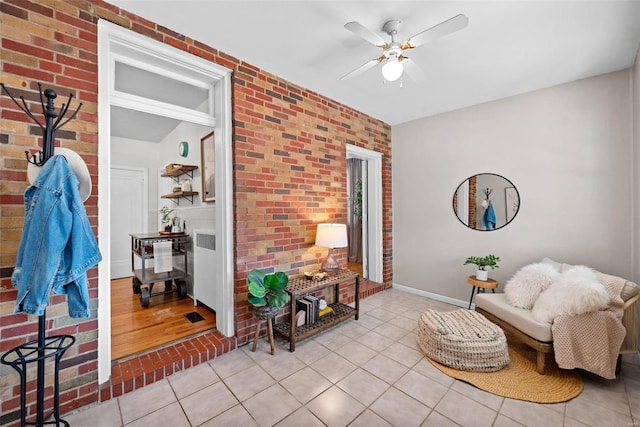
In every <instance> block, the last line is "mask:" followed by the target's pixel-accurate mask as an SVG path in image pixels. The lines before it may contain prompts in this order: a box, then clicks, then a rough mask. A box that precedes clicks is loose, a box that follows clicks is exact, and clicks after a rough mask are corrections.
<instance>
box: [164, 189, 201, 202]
mask: <svg viewBox="0 0 640 427" xmlns="http://www.w3.org/2000/svg"><path fill="white" fill-rule="evenodd" d="M197 195H198V192H197V191H176V192H175V193H171V194H165V195H164V196H162V198H163V199H171V201H172V202H174V203H175V204H177V205H179V204H180V199H182V198H184V199H188V200H189V201H190V202H191V203H192V204H193V196H197Z"/></svg>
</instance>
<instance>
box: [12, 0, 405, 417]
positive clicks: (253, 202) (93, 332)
mask: <svg viewBox="0 0 640 427" xmlns="http://www.w3.org/2000/svg"><path fill="white" fill-rule="evenodd" d="M99 18H104V19H106V20H108V21H111V22H113V23H115V24H118V25H121V26H123V27H125V28H129V29H131V30H133V31H135V32H138V33H141V34H144V35H146V36H148V37H151V38H153V39H156V40H159V41H161V42H164V43H167V44H170V45H172V46H174V47H177V48H179V49H182V50H185V51H188V52H191V53H193V54H195V55H197V56H200V57H202V58H205V59H208V60H211V61H214V62H216V63H218V64H221V65H224V66H226V67H229V68H231V69H233V71H234V79H233V97H234V99H233V146H234V147H233V157H234V159H233V160H234V172H233V174H234V205H235V212H234V214H235V227H234V228H235V230H234V231H235V240H236V246H235V254H234V256H235V258H236V267H235V274H236V284H235V293H236V299H235V300H236V303H235V318H236V330H237V342H238V344H242V343H244V342H247V340H248V339H249V336H250V334H251V328H252V327H253V325H254V323H255V321H254V319H253V317H252V314H251V313H250V310H249V307H248V304H247V303H246V292H247V288H246V284H245V282H246V276H247V274H248V272H249V271H250V270H251V269H252V268H261V269H265V270H268V271H286V272H288V273H297V272H300V271H302V270H305V269H309V268H313V267H314V266H317V265H318V264H319V263H320V261H321V259H322V258H323V257H324V256H326V249H324V248H317V247H315V246H314V245H313V242H314V239H315V225H316V224H317V223H319V222H323V221H333V222H346V216H347V199H346V157H345V155H346V144H354V145H357V146H360V147H365V148H369V149H372V150H375V151H378V152H380V153H382V154H383V171H382V174H383V176H382V180H383V186H384V193H383V210H384V212H383V218H384V220H383V221H384V222H383V230H384V235H383V246H384V248H383V261H384V268H383V274H384V283H383V287H384V286H390V285H391V282H392V247H391V239H392V233H391V230H392V218H391V144H390V127H389V126H388V125H386V124H384V123H382V122H380V121H377V120H374V119H373V118H371V117H368V116H366V115H364V114H362V113H359V112H357V111H355V110H353V109H350V108H348V107H347V106H345V105H342V104H339V103H337V102H334V101H332V100H330V99H327V98H325V97H323V96H322V95H320V94H317V93H314V92H311V91H308V90H306V89H304V88H301V87H299V86H296V85H293V84H291V83H288V82H286V81H284V80H282V79H280V78H278V77H277V76H273V75H271V74H269V73H267V72H266V71H264V70H260V69H258V68H256V67H253V66H251V65H250V64H247V63H244V62H242V61H241V60H238V59H236V58H233V57H230V56H229V55H226V54H224V53H223V52H219V51H217V50H216V49H214V48H211V47H208V46H205V45H203V44H202V43H199V42H198V41H196V40H192V39H190V38H188V37H185V36H182V35H180V34H177V33H175V32H173V31H171V30H170V29H167V28H164V27H162V26H159V25H156V24H154V23H152V22H149V21H147V20H145V19H142V18H139V17H137V16H135V15H132V14H130V13H128V12H125V11H120V10H119V9H118V8H115V7H114V6H112V5H109V4H107V3H104V2H101V1H97V0H90V1H82V2H79V1H73V0H69V1H62V0H39V1H38V2H30V1H27V0H5V1H3V2H2V3H0V20H1V21H0V22H1V23H2V25H1V26H0V58H1V61H2V62H1V67H2V74H1V75H0V81H1V82H3V83H5V84H6V85H7V86H8V87H10V88H11V90H12V93H13V94H14V96H20V95H21V96H23V97H24V98H25V100H26V102H27V104H28V105H29V107H30V108H31V109H32V110H33V111H34V112H39V111H40V110H41V108H40V106H39V99H38V94H37V82H42V83H43V86H44V87H45V88H52V89H54V90H56V91H57V92H58V94H59V97H58V99H57V102H56V105H57V106H58V107H59V106H60V105H61V103H62V102H66V100H67V97H68V95H69V93H72V94H73V95H74V97H75V100H77V101H79V102H82V103H83V106H82V109H81V112H80V113H79V114H78V116H77V117H76V119H75V120H73V121H71V122H70V123H68V124H67V125H66V126H65V127H64V128H63V129H62V130H61V131H59V132H58V134H57V138H56V145H59V146H64V147H68V148H71V149H73V150H75V151H76V152H78V153H79V154H80V155H81V156H82V157H83V158H84V160H85V162H86V163H87V165H88V167H89V171H90V173H91V175H92V179H93V184H94V193H93V195H92V196H91V197H90V198H89V200H87V202H86V203H85V206H86V209H87V213H88V215H89V218H90V221H91V224H92V225H93V226H94V229H95V227H97V200H98V197H97V193H96V189H97V183H98V175H97V174H98V172H97V169H98V158H97V152H98V135H97V123H98V118H97V90H98V87H97V21H98V19H99ZM75 102H76V101H74V102H73V104H72V108H73V107H74V106H75ZM38 116H40V117H41V115H39V114H37V115H36V117H38ZM0 117H1V124H0V178H1V181H0V220H1V222H0V241H2V246H1V249H0V286H1V287H0V324H1V325H2V326H1V327H0V352H2V353H4V352H5V351H7V350H9V349H11V348H13V347H15V346H16V345H20V344H22V343H25V342H26V341H29V340H32V339H35V337H36V332H37V317H35V316H26V315H24V314H13V307H14V305H15V298H16V291H15V290H14V289H13V288H12V286H11V283H10V275H11V272H12V270H13V266H14V264H15V258H16V253H17V248H18V244H19V239H20V235H21V231H22V225H23V217H24V208H23V206H22V203H23V197H22V194H23V192H24V190H25V188H26V187H27V185H28V183H27V176H26V165H27V163H26V161H25V157H24V151H25V150H32V151H35V149H37V148H38V147H40V146H41V143H42V138H41V131H40V129H39V127H38V126H37V125H35V124H34V123H32V122H31V121H30V119H28V118H27V117H26V115H25V114H24V113H22V112H21V111H19V109H18V108H17V107H16V106H15V105H14V104H13V102H12V101H11V100H10V99H9V97H8V96H6V94H5V93H2V96H0ZM336 252H337V254H338V259H339V261H340V263H341V264H342V265H343V266H345V265H346V250H338V251H336ZM89 279H90V280H89V283H90V297H91V299H92V317H91V318H90V319H86V320H84V319H83V320H78V319H73V320H72V319H70V318H69V317H68V316H67V307H66V302H65V298H64V297H62V296H53V297H52V298H51V300H50V302H49V306H48V309H47V319H48V320H47V331H48V335H53V334H58V333H61V334H70V335H73V336H75V337H76V344H75V345H74V346H73V347H72V348H71V349H69V350H68V351H67V353H66V354H65V357H64V359H63V369H62V370H61V378H60V381H61V385H62V389H63V391H62V393H61V400H62V402H61V403H62V412H63V413H65V412H68V411H69V410H71V409H74V408H77V407H79V406H83V405H86V404H88V403H91V402H95V401H97V400H98V399H99V398H98V384H97V357H98V356H97V334H98V322H97V315H96V313H97V304H98V301H97V270H96V269H95V268H94V269H93V270H91V271H90V273H89ZM0 369H1V371H0V390H1V391H0V393H1V394H0V401H1V402H2V403H1V405H2V407H1V412H2V422H0V424H2V425H12V424H11V423H13V424H15V419H16V418H17V417H18V416H19V401H18V392H19V385H18V384H19V381H18V376H17V374H16V373H15V372H14V371H13V370H12V369H11V368H9V367H6V366H4V365H3V366H2V367H1V368H0ZM48 374H49V375H48V378H47V381H48V382H47V384H49V385H50V384H51V382H50V380H51V378H50V376H51V375H50V372H48ZM29 378H30V382H29V386H28V390H29V393H30V394H29V396H28V399H27V400H28V402H34V401H35V397H34V393H35V392H34V390H35V379H34V378H35V375H33V373H32V372H30V373H29ZM51 393H52V391H51V389H50V387H48V390H47V395H48V396H50V395H51ZM32 413H33V408H32Z"/></svg>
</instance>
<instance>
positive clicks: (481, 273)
mask: <svg viewBox="0 0 640 427" xmlns="http://www.w3.org/2000/svg"><path fill="white" fill-rule="evenodd" d="M498 262H500V257H498V256H495V255H492V254H489V255H487V256H483V257H477V256H470V257H469V258H467V260H466V261H465V262H464V265H467V264H475V265H477V266H478V269H477V270H476V279H478V280H487V279H488V277H489V272H488V271H487V269H488V268H491V269H492V270H493V269H494V268H499V267H500V266H499V265H498Z"/></svg>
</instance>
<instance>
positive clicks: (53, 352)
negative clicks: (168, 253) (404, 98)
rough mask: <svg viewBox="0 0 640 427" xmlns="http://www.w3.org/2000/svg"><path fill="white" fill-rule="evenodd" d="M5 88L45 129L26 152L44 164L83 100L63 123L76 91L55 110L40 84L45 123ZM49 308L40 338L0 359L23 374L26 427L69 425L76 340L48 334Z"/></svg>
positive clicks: (22, 417) (30, 158) (52, 93)
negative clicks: (33, 369) (65, 385)
mask: <svg viewBox="0 0 640 427" xmlns="http://www.w3.org/2000/svg"><path fill="white" fill-rule="evenodd" d="M0 86H1V87H2V89H4V90H5V92H6V93H7V95H9V97H10V98H11V100H13V102H15V103H16V105H17V106H18V108H20V109H21V110H22V111H23V112H24V113H25V114H26V115H27V116H29V117H30V118H31V119H32V120H33V121H34V122H36V123H37V124H38V126H40V129H42V135H43V144H42V150H40V151H39V152H38V153H37V157H36V155H35V154H33V155H30V153H29V151H25V156H26V157H27V161H28V162H29V163H33V164H34V165H36V166H42V165H44V164H45V163H46V162H47V160H49V159H50V158H51V156H53V150H54V141H55V134H56V131H57V130H58V129H60V128H61V127H62V126H64V125H65V124H67V123H68V122H69V121H70V120H72V119H73V118H74V117H75V116H76V114H78V111H80V107H82V103H79V105H78V108H76V110H75V111H74V112H73V114H72V115H71V116H70V117H69V118H67V120H65V121H64V122H62V123H60V122H61V121H62V119H63V118H64V116H65V115H66V114H67V111H68V110H69V105H70V104H71V100H72V98H73V94H69V100H68V101H67V103H66V104H62V107H61V108H60V112H59V113H56V110H55V107H54V101H53V100H54V99H56V97H57V96H58V95H57V94H56V92H55V91H54V90H52V89H46V90H44V91H43V90H42V85H41V84H40V83H38V91H39V92H40V104H41V105H42V114H43V115H44V122H45V123H44V125H43V124H42V123H40V121H38V119H36V118H35V117H34V115H33V114H32V113H31V110H29V107H28V106H27V103H26V101H25V100H24V97H22V96H20V100H21V101H22V105H20V103H19V102H18V101H17V100H16V99H15V98H14V97H13V95H12V94H11V92H9V90H8V89H7V87H6V86H5V85H4V83H0ZM43 95H44V97H46V98H47V103H46V105H45V102H44V98H43ZM46 328H47V322H46V309H45V311H44V312H43V314H42V315H41V316H39V318H38V339H37V340H34V341H29V342H28V343H26V344H22V345H20V346H18V347H15V348H13V349H11V350H9V351H8V352H6V353H5V354H3V355H2V357H1V358H0V361H1V362H2V363H3V364H5V365H9V366H11V367H12V368H13V369H15V370H16V371H18V374H19V375H20V425H21V426H22V427H25V426H27V425H33V426H38V427H41V426H44V425H48V424H55V425H56V426H60V424H61V423H62V424H63V425H65V426H66V427H69V423H68V422H66V421H65V420H63V419H61V418H60V384H59V365H60V359H62V355H63V354H64V352H65V351H66V350H67V349H68V348H69V347H71V346H72V345H73V343H74V342H75V340H76V339H75V338H74V337H73V336H71V335H55V336H51V337H47V336H46ZM51 358H53V359H54V387H53V408H52V409H51V414H49V416H47V417H45V410H44V392H45V383H44V379H45V369H44V367H45V361H46V359H51ZM33 362H36V363H37V364H38V366H37V389H36V420H35V422H28V421H27V396H26V394H27V365H28V364H30V363H33ZM50 417H53V420H51V421H46V420H47V419H49V418H50Z"/></svg>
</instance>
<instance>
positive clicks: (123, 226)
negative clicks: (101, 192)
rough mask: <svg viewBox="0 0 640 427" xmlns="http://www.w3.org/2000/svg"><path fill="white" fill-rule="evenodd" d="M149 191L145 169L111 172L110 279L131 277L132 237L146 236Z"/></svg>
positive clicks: (112, 170)
mask: <svg viewBox="0 0 640 427" xmlns="http://www.w3.org/2000/svg"><path fill="white" fill-rule="evenodd" d="M147 195H148V188H147V171H146V170H145V169H139V168H131V167H126V166H113V167H112V168H111V278H112V279H118V278H120V277H128V276H131V274H132V270H131V236H130V234H133V233H146V232H147V227H148V220H147V218H148V211H149V209H148V202H147V199H148V196H147Z"/></svg>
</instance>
